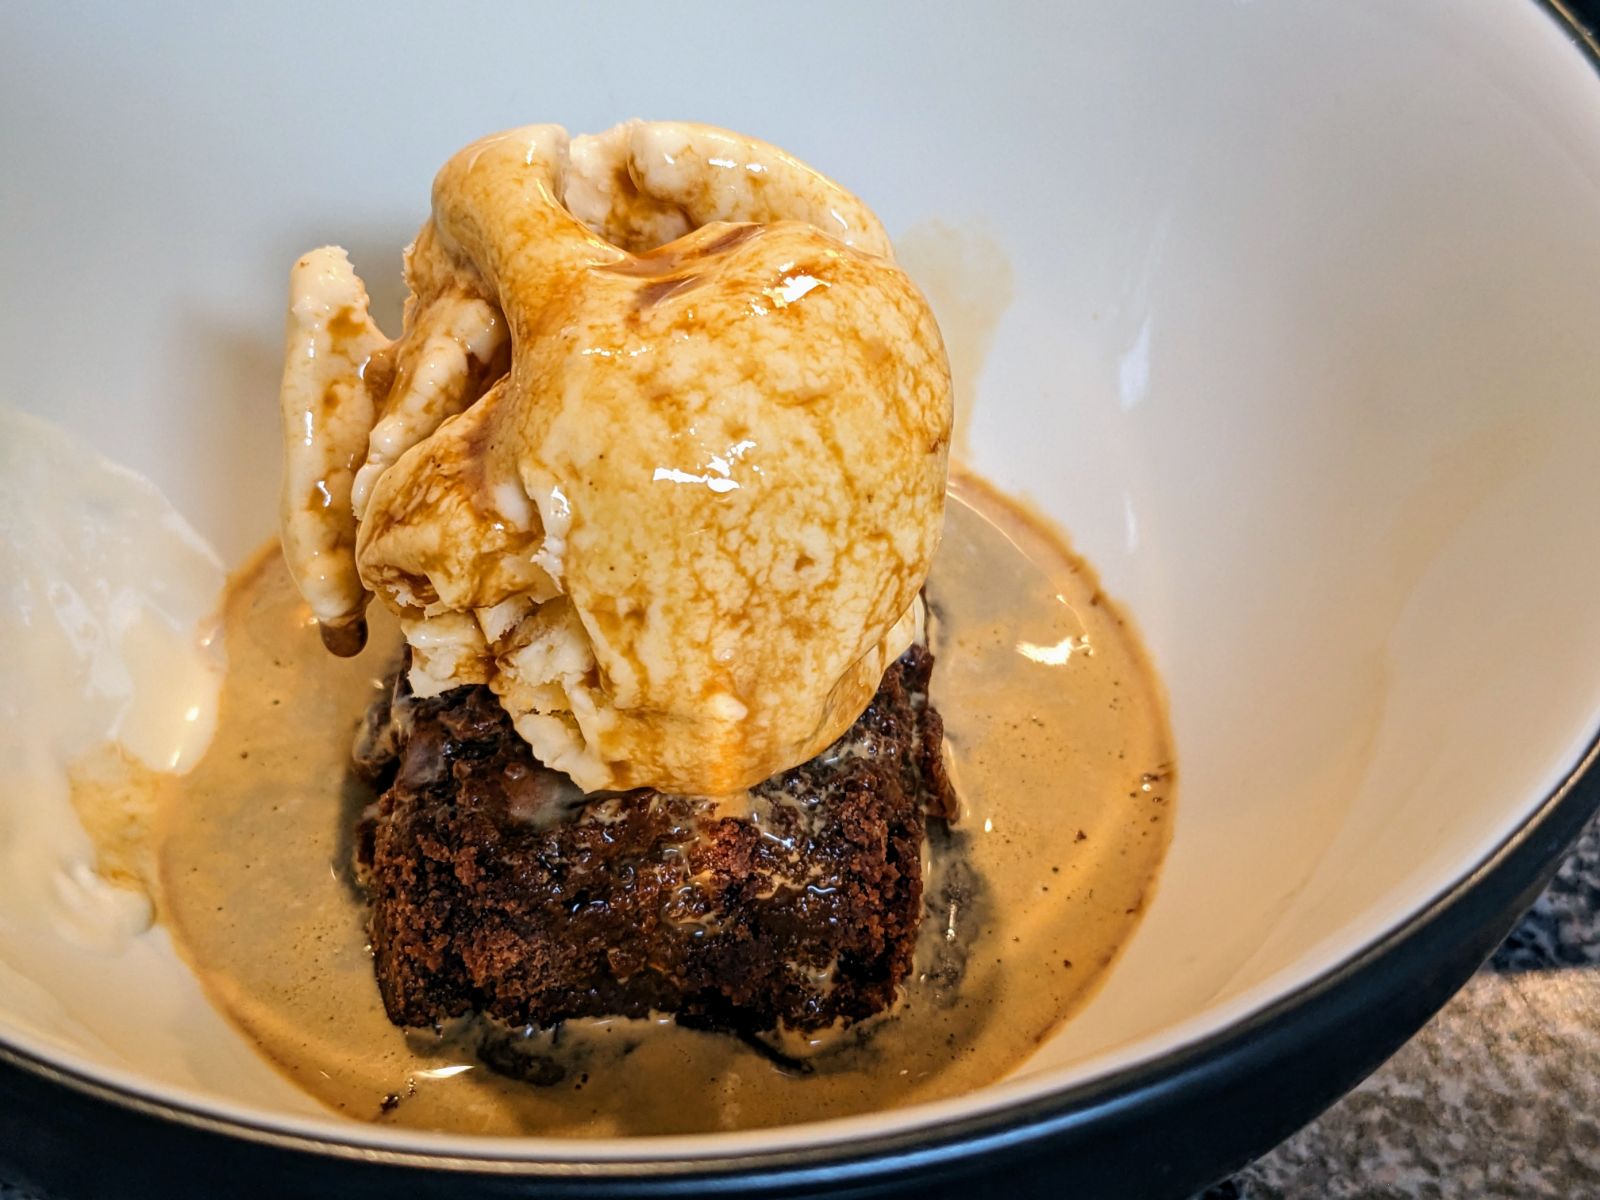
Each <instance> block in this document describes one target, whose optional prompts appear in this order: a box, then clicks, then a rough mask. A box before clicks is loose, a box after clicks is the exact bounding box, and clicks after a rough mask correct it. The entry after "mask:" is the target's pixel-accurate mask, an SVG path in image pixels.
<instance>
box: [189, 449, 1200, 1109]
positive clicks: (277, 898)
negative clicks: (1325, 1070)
mask: <svg viewBox="0 0 1600 1200" xmlns="http://www.w3.org/2000/svg"><path fill="white" fill-rule="evenodd" d="M928 595H929V600H930V604H931V608H932V611H933V615H934V623H933V628H932V639H933V648H934V652H935V654H936V656H937V664H936V667H935V671H934V683H933V696H934V702H935V704H936V705H937V707H938V708H939V709H940V711H941V712H942V714H943V716H944V719H945V723H946V729H947V734H948V737H949V741H950V746H951V749H952V752H953V756H954V760H955V767H956V780H957V786H958V788H959V790H960V792H961V796H962V800H963V805H964V813H963V816H962V819H961V821H960V822H959V823H958V825H957V826H956V827H955V829H954V831H953V832H952V833H951V834H950V835H948V837H947V836H945V835H943V834H935V836H933V837H931V838H930V851H929V854H930V871H929V874H928V878H927V893H926V894H927V904H928V910H929V911H928V917H927V919H926V921H925V923H924V927H923V933H922V938H921V942H920V943H919V949H918V971H917V974H916V977H915V978H913V980H912V981H911V983H910V985H909V986H908V987H907V989H906V995H905V998H904V999H903V1001H902V1002H901V1004H900V1005H899V1006H898V1007H897V1008H896V1010H895V1011H894V1012H893V1013H892V1014H891V1015H889V1016H887V1017H884V1018H880V1019H878V1020H877V1021H874V1022H871V1023H868V1024H867V1025H866V1026H864V1027H861V1028H859V1029H857V1030H855V1031H852V1032H850V1033H847V1034H845V1035H844V1036H842V1037H840V1038H838V1039H837V1040H836V1041H835V1043H834V1044H833V1045H832V1046H830V1047H827V1048H826V1049H824V1050H822V1051H821V1052H819V1053H816V1054H814V1055H813V1056H812V1057H810V1058H809V1059H808V1069H807V1070H805V1071H804V1072H803V1073H801V1072H795V1071H792V1070H785V1069H783V1068H781V1067H779V1066H777V1065H775V1064H774V1062H773V1061H771V1060H770V1059H769V1058H767V1057H765V1056H763V1055H762V1054H761V1053H759V1052H757V1051H756V1050H754V1049H751V1048H749V1047H747V1046H745V1045H744V1044H742V1043H740V1042H738V1041H735V1040H733V1039H732V1038H727V1037H722V1036H718V1035H713V1034H705V1033H699V1032H694V1031H690V1030H684V1029H679V1028H678V1027H677V1026H675V1025H673V1024H672V1023H671V1022H670V1021H668V1020H662V1021H659V1022H640V1021H623V1020H616V1021H586V1022H569V1023H568V1024H567V1025H566V1026H563V1027H562V1029H561V1031H560V1033H559V1034H558V1035H555V1036H554V1037H552V1036H551V1035H549V1034H543V1035H539V1036H538V1037H537V1038H534V1039H530V1040H529V1041H528V1043H527V1045H526V1047H525V1049H528V1050H531V1051H534V1052H535V1053H536V1054H537V1056H538V1057H539V1059H540V1061H541V1062H548V1063H550V1064H551V1068H550V1070H549V1071H548V1072H547V1075H548V1077H549V1078H550V1079H552V1080H553V1082H549V1083H547V1084H545V1085H544V1086H535V1085H531V1084H526V1083H520V1082H512V1081H510V1080H508V1079H505V1078H503V1077H501V1076H499V1075H496V1074H495V1073H493V1072H491V1071H490V1070H488V1069H487V1068H485V1067H484V1066H483V1065H482V1064H481V1063H479V1062H478V1061H477V1059H476V1058H475V1056H474V1055H473V1054H472V1053H471V1052H470V1048H469V1047H470V1045H471V1044H472V1038H473V1037H474V1036H475V1030H474V1029H473V1028H472V1027H471V1026H470V1025H469V1024H463V1025H461V1026H459V1027H457V1028H453V1029H449V1030H446V1031H445V1032H444V1033H443V1034H442V1035H436V1034H434V1033H432V1032H425V1033H416V1032H412V1033H406V1032H404V1031H401V1030H399V1029H396V1028H395V1027H393V1026H392V1025H390V1024H389V1022H388V1021H387V1019H386V1018H385V1016H384V1014H383V1009H382V1005H381V1003H380V1001H379V998H378V992H377V987H376V984H375V983H374V981H373V975H372V964H371V960H370V957H369V955H368V953H367V950H366V931H365V907H364V905H363V903H362V901H361V898H360V896H359V894H358V891H357V889H356V888H355V886H354V884H353V882H352V880H351V877H350V871H349V867H348V863H349V859H350V849H351V847H350V835H349V830H350V828H351V825H352V822H353V821H354V819H355V815H356V813H357V811H358V810H359V808H360V806H361V805H362V804H364V803H365V802H366V800H367V799H368V797H366V796H364V795H362V794H361V793H360V792H359V790H357V789H355V788H354V787H352V785H350V784H348V783H346V782H345V763H346V760H347V757H348V753H349V747H350V742H351V738H352V736H353V734H354V730H355V726H356V722H357V720H358V719H359V717H360V715H361V713H362V711H363V710H364V708H365V707H366V705H367V703H368V702H369V700H370V699H371V698H372V696H373V694H374V690H375V688H376V687H377V685H378V680H379V678H380V677H381V676H382V675H383V674H384V673H385V671H386V670H387V669H388V668H389V666H390V664H391V662H392V661H393V655H394V653H395V652H396V648H397V645H398V637H397V635H396V633H395V631H394V630H393V629H392V628H385V627H384V626H383V625H381V624H379V623H377V622H375V623H374V631H373V634H374V636H373V639H372V646H371V647H370V648H369V649H368V650H367V651H366V653H364V654H363V655H362V656H361V657H360V658H356V659H336V658H334V657H332V656H330V655H328V654H327V653H326V652H325V651H324V650H323V648H322V645H321V643H320V641H319V639H318V636H317V631H316V628H315V626H314V624H313V623H312V622H311V620H310V616H309V613H308V612H307V610H306V609H305V607H304V605H303V604H302V603H301V602H300V600H299V597H298V596H297V595H296V593H295V591H294V589H293V587H292V586H291V584H290V583H289V580H288V578H287V575H286V573H285V571H284V569H283V567H282V562H281V559H280V558H279V556H278V555H277V553H276V552H275V551H274V552H271V553H267V554H264V555H262V557H261V558H260V559H259V560H258V561H257V562H256V563H255V564H253V565H252V566H251V567H250V568H248V569H247V570H246V571H244V572H242V573H241V574H240V576H239V577H238V578H237V579H236V581H235V584H234V586H233V588H232V591H231V593H230V596H229V602H228V609H227V614H226V622H227V631H228V652H229V677H228V681H227V686H226V688H225V691H224V695H223V700H222V707H221V715H220V723H219V728H218V733H217V737H216V739H215V741H214V742H213V744H212V747H211V750H210V753H209V754H208V756H207V757H206V759H205V760H204V761H203V762H202V763H201V764H200V765H199V767H197V768H196V770H195V771H194V772H193V773H192V774H191V775H190V776H188V777H187V778H185V779H184V780H182V781H181V782H180V785H179V788H178V792H177V795H176V796H175V798H174V799H173V801H172V802H171V803H169V804H168V805H167V806H166V808H165V813H164V816H163V819H162V825H161V828H160V830H159V835H160V863H161V876H162V884H163V889H162V890H163V896H162V905H161V907H162V913H163V916H164V918H165V919H166V920H167V921H168V923H169V924H170V925H171V927H172V929H173V932H174V934H175V935H176V938H177V940H178V942H179V944H180V945H181V946H183V947H184V949H185V952H186V954H187V955H188V957H189V959H190V961H191V963H192V964H193V965H194V967H195V969H196V970H197V971H198V973H199V974H200V976H201V978H202V980H203V981H204V982H205V984H206V986H207V988H208V989H209V991H210V993H211V994H212V996H213V997H214V998H215V999H216V1001H217V1003H218V1004H219V1005H220V1006H221V1007H222V1008H223V1009H224V1011H226V1012H227V1013H228V1015H229V1016H230V1018H231V1019H233V1020H234V1021H235V1022H236V1023H237V1024H238V1025H239V1027H240V1028H241V1029H242V1030H243V1031H244V1032H245V1033H246V1034H247V1035H248V1036H249V1037H250V1038H251V1039H252V1040H253V1041H254V1042H255V1043H256V1044H257V1045H258V1046H259V1047H260V1049H261V1051H262V1052H263V1053H264V1054H265V1055H266V1056H267V1057H268V1058H269V1059H270V1060H271V1061H272V1062H274V1063H275V1064H276V1065H278V1066H279V1067H280V1068H281V1069H282V1070H283V1071H284V1072H286V1073H287V1074H288V1075H289V1076H290V1077H291V1078H292V1079H294V1080H295V1081H296V1082H298V1083H299V1084H300V1085H301V1086H302V1087H304V1088H305V1089H306V1090H307V1091H309V1092H311V1093H312V1094H313V1095H315V1096H317V1097H318V1098H319V1099H321V1100H322V1101H323V1102H324V1103H326V1104H327V1105H329V1106H330V1107H331V1108H333V1109H335V1110H336V1111H340V1112H343V1113H346V1114H348V1115H349V1116H351V1117H355V1118H359V1119H363V1120H374V1121H385V1122H393V1123H398V1124H403V1125H409V1126H416V1127H422V1128H431V1129H446V1130H453V1131H458V1132H468V1133H474V1132H475V1133H486V1134H516V1133H526V1134H547V1135H559V1136H574V1137H583V1136H612V1135H625V1134H658V1133H687V1132H700V1131H708V1130H719V1129H740V1128H755V1127H760V1126H769V1125H776V1124H783V1123H791V1122H798V1121H806V1120H816V1119H822V1118H826V1117H836V1116H844V1115H848V1114H852V1113H860V1112H865V1111H870V1110H877V1109H883V1108H888V1107H895V1106H898V1105H902V1104H907V1103H912V1102H915V1101H920V1100H931V1099H936V1098H940V1097H945V1096H951V1095H955V1094H959V1093H961V1092H965V1091H969V1090H971V1089H973V1088H976V1087H980V1086H982V1085H983V1084H986V1083H990V1082H992V1081H994V1080H996V1079H998V1078H1000V1077H1001V1076H1003V1075H1005V1074H1007V1073H1008V1072H1009V1071H1011V1070H1013V1069H1015V1068H1016V1067H1018V1066H1019V1065H1021V1064H1022V1063H1023V1062H1024V1061H1025V1060H1026V1059H1027V1057H1028V1056H1029V1054H1030V1053H1031V1052H1032V1051H1033V1049H1034V1048H1035V1047H1036V1046H1037V1045H1038V1043H1039V1042H1040V1041H1041V1040H1042V1039H1043V1038H1044V1037H1045V1036H1046V1035H1048V1034H1049V1032H1050V1031H1051V1030H1052V1029H1053V1028H1055V1026H1056V1025H1057V1024H1059V1023H1060V1022H1061V1021H1062V1020H1063V1019H1064V1018H1066V1017H1067V1016H1068V1015H1069V1014H1070V1013H1071V1011H1072V1010H1073V1009H1074V1008H1075V1007H1077V1006H1078V1005H1079V1004H1081V1003H1082V1002H1083V1000H1084V999H1085V998H1086V997H1087V996H1088V995H1089V993H1090V992H1091V991H1092V989H1093V988H1094V986H1095V984H1096V983H1097V982H1098V981H1099V979H1100V978H1101V977H1102V976H1103V974H1104V972H1105V970H1106V968H1107V966H1108V965H1109V964H1110V963H1111V962H1112V960H1113V958H1114V957H1115V955H1116V953H1117V951H1118V949H1119V948H1120V947H1121V946H1122V944H1123V943H1124V942H1125V941H1126V939H1127V937H1128V935H1129V934H1130V933H1131V932H1132V930H1133V928H1134V927H1135V925H1136V924H1137V922H1138V919H1139V915H1140V913H1141V912H1142V910H1143V908H1144V906H1145V904H1146V902H1147V900H1148V898H1149V895H1150V890H1151V887H1152V884H1153V881H1154V878H1155V874H1156V871H1157V868H1158V867H1159V865H1160V861H1161V857H1162V855H1163V853H1164V851H1165V849H1166V845H1167V842H1168V839H1169V837H1170V832H1171V816H1172V809H1173V779H1172V749H1171V742H1170V738H1169V735H1168V731H1167V725H1166V718H1165V713H1164V709H1163V705H1162V702H1161V697H1160V689H1159V687H1158V685H1157V684H1156V682H1155V680H1154V678H1153V675H1152V673H1151V671H1150V668H1149V665H1148V663H1147V662H1146V660H1145V658H1144V656H1143V653H1142V651H1141V650H1140V648H1139V646H1138V643H1137V641H1136V639H1135V638H1134V637H1133V636H1132V634H1131V632H1130V631H1129V630H1127V629H1126V628H1125V626H1124V625H1123V623H1122V620H1121V618H1120V616H1119V614H1118V613H1117V611H1116V609H1115V608H1114V607H1113V606H1111V605H1110V604H1109V603H1108V602H1107V601H1106V600H1105V599H1104V598H1103V597H1102V596H1101V595H1100V593H1099V589H1098V585H1097V584H1096V581H1095V580H1094V578H1093V575H1092V574H1091V573H1090V572H1089V571H1088V570H1087V569H1086V568H1084V567H1083V566H1082V565H1081V564H1079V563H1077V562H1076V561H1075V560H1074V559H1073V558H1072V557H1071V556H1070V555H1069V554H1068V553H1067V552H1066V551H1064V550H1063V549H1062V548H1061V547H1060V546H1059V544H1058V543H1057V542H1056V541H1055V539H1053V538H1052V537H1050V536H1049V535H1048V534H1046V533H1044V532H1043V531H1041V530H1040V529H1038V528H1037V527H1035V526H1034V525H1032V524H1031V523H1030V522H1029V521H1028V520H1027V519H1026V518H1024V517H1022V516H1021V515H1020V514H1019V513H1017V512H1016V511H1015V510H1014V509H1012V508H1011V507H1010V506H1009V505H1008V504H1007V503H1006V502H1004V501H1003V500H1001V499H1000V498H998V497H997V496H995V495H994V494H993V493H991V492H989V491H988V490H987V489H985V488H983V487H982V486H981V485H977V484H973V483H970V482H962V481H959V480H957V481H953V483H952V489H951V503H950V505H949V511H948V517H947V525H946V530H945V535H944V542H943V546H942V548H941V550H940V552H939V557H938V559H937V562H936V564H935V567H934V571H933V574H932V576H931V578H930V580H929V584H928ZM957 977H959V981H958V982H955V983H954V984H952V982H951V981H952V980H954V979H956V978H957Z"/></svg>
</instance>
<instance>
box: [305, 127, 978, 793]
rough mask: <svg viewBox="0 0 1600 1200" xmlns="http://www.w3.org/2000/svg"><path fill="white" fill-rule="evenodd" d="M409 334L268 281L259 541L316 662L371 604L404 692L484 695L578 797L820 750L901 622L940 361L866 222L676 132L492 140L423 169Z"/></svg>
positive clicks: (921, 315)
mask: <svg viewBox="0 0 1600 1200" xmlns="http://www.w3.org/2000/svg"><path fill="white" fill-rule="evenodd" d="M405 266H406V277H407V281H408V283H409V285H410V288H411V292H412V295H411V297H410V299H409V301H408V303H407V308H406V314H405V325H404V330H403V332H402V334H401V336H400V337H399V338H398V339H396V340H394V341H390V340H389V339H388V338H386V337H385V336H384V335H383V334H382V333H381V332H380V331H379V330H378V329H377V327H376V326H375V325H374V323H373V321H372V320H371V317H370V315H369V313H368V304H367V296H366V291H365V289H364V287H363V286H362V284H361V282H360V280H359V279H358V278H357V277H356V276H355V274H354V272H353V271H352V269H351V267H350V264H349V261H348V260H347V258H346V257H345V255H344V252H343V251H341V250H339V249H337V248H333V247H329V248H325V249H322V250H317V251H314V252H312V253H311V254H308V255H306V256H305V257H304V258H302V259H301V260H300V262H299V263H297V264H296V266H295V270H294V274H293V280H292V297H291V305H290V317H289V334H288V343H287V351H286V362H285V369H284V381H283V416H284V422H285V433H286V438H285V442H286V446H287V450H286V453H287V464H286V471H285V485H284V493H283V498H282V503H283V542H284V549H285V554H286V557H287V559H288V562H289V566H290V569H291V571H292V573H293V575H294V577H295V580H296V583H297V584H298V586H299V587H300V589H301V591H302V593H303V594H304V596H305V598H306V599H307V601H308V602H309V603H310V605H311V607H312V609H313V611H314V613H315V614H316V616H317V618H318V620H319V622H320V623H321V625H322V628H323V634H324V640H325V641H326V642H327V643H328V645H329V646H330V648H332V649H334V650H335V651H336V652H343V653H354V652H355V651H356V650H357V649H359V647H360V645H361V642H362V640H363V629H364V625H363V620H364V618H363V614H364V611H365V608H366V605H367V603H368V600H369V598H370V596H371V595H373V594H376V595H377V596H378V597H379V598H380V600H381V601H382V602H383V603H384V604H385V605H387V606H389V607H391V608H392V609H394V610H395V611H396V612H397V613H398V614H399V616H400V619H401V623H402V627H403V629H404V630H405V634H406V639H407V641H408V642H409V644H410V646H411V650H412V663H413V666H412V680H411V682H412V686H413V688H414V689H415V690H416V691H417V692H418V693H420V694H424V695H426V694H430V693H437V692H440V691H443V690H445V689H447V688H450V687H455V686H458V685H463V684H473V683H486V684H488V685H489V686H490V687H491V688H492V689H493V691H494V692H495V694H496V695H497V696H498V697H499V699H500V701H501V703H502V704H503V705H504V706H505V708H506V709H507V711H508V712H509V713H510V715H511V717H512V718H513V720H514V722H515V725H516V728H517V730H518V732H519V733H520V734H521V736H522V737H524V738H525V739H526V740H527V741H528V742H529V743H530V744H531V746H532V747H533V749H534V750H535V752H536V753H537V754H538V756H539V757H540V758H541V759H542V760H543V761H544V762H546V763H547V764H549V765H551V766H553V767H556V768H558V769H560V770H562V771H565V772H566V773H567V774H569V775H570V776H571V777H572V778H573V779H574V780H575V781H576V782H577V783H578V784H579V785H580V786H581V787H583V788H585V789H586V790H597V789H603V788H630V787H638V786H651V787H657V788H661V789H663V790H669V791H679V792H686V793H695V794H713V795H714V794H721V793H726V792H731V791H735V790H738V789H741V788H744V787H747V786H749V785H751V784H753V783H756V782H758V781H760V780H762V779H765V778H767V777H768V776H770V775H772V774H774V773H775V772H777V771H779V770H782V769H784V768H786V767H789V766H792V765H794V764H796V763H798V762H801V761H804V760H806V759H808V758H810V757H811V756H812V755H814V754H816V753H817V752H818V751H820V750H821V749H822V748H823V747H825V746H827V745H828V744H829V743H830V742H832V741H833V740H834V739H835V738H836V737H837V736H838V735H839V734H840V733H841V732H842V731H843V730H844V729H845V728H846V727H847V726H849V725H850V723H851V722H852V721H853V720H854V719H855V717H856V716H857V715H858V714H859V713H860V711H861V710H862V708H864V707H865V705H866V703H867V701H868V700H869V699H870V698H871V696H872V695H873V693H874V691H875V690H876V688H877V686H878V683H879V680H880V679H881V678H882V675H883V673H884V671H885V669H886V668H887V667H888V665H889V664H890V663H892V662H893V661H894V659H895V658H897V657H898V656H899V654H900V653H901V652H902V651H903V650H904V649H905V648H906V647H907V646H908V645H909V644H910V642H911V641H912V639H913V638H914V637H915V636H916V633H917V626H918V624H919V622H920V620H921V608H920V601H919V600H918V593H919V590H920V588H921V586H922V583H923V580H924V579H925V577H926V575H927V572H928V568H929V565H930V563H931V561H932V557H933V552H934V549H935V547H936V545H937V543H938V538H939V530H940V526H941V522H942V516H943V502H944V487H945V470H946V453H947V448H948V443H949V437H950V421H951V409H950V384H949V371H948V366H947V364H946V360H945V354H944V349H943V346H942V344H941V342H940V340H939V333H938V329H937V327H936V325H935V323H934V320H933V316H932V314H931V313H930V311H929V309H928V306H927V304H926V303H925V301H924V300H923V298H922V296H921V295H920V294H919V293H918V292H917V290H916V288H915V287H914V285H913V284H912V283H911V282H910V281H909V279H908V278H907V277H906V276H905V275H904V274H903V273H902V272H901V271H900V270H899V269H898V268H897V267H896V266H895V264H894V262H893V258H892V254H891V250H890V247H889V242H888V239H887V237H886V236H885V234H884V232H883V229H882V227H881V226H880V225H879V223H878V221H877V220H876V218H875V217H873V215H872V214H871V213H870V212H869V211H868V210H867V209H866V208H865V207H864V206H863V205H862V204H861V203H860V202H859V201H858V200H856V199H855V197H853V196H852V195H851V194H850V193H848V192H846V191H844V190H843V189H842V188H840V187H838V186H837V185H836V184H834V183H832V182H831V181H829V180H827V179H825V178H823V177H822V176H821V175H819V174H817V173H816V172H814V171H812V170H811V169H810V168H808V167H806V166H805V165H804V164H802V163H800V162H798V161H797V160H795V159H794V158H792V157H790V156H789V155H787V154H784V153H783V152H782V151H780V150H777V149H776V148H774V147H772V146H769V145H766V144H764V143H761V142H757V141H754V140H752V139H749V138H744V137H740V136H737V135H734V134H730V133H726V132H723V131H720V130H715V129H710V128H706V127H703V126H694V125H682V124H671V123H641V122H631V123H628V124H625V125H622V126H619V127H617V128H615V129H613V130H611V131H609V132H607V133H604V134H600V135H596V136H591V137H578V138H574V139H569V138H568V136H567V135H566V133H565V132H564V131H563V130H561V129H560V128H558V127H555V126H548V125H544V126H529V127H526V128H522V129H517V130H512V131H510V132H507V133H503V134H499V135H496V136H494V137H490V138H486V139H484V140H482V141H479V142H476V143H474V144H472V145H471V146H468V147H467V148H465V149H464V150H462V151H461V152H459V153H458V154H457V155H455V157H453V158H452V159H451V160H450V161H449V162H448V163H447V164H446V165H445V167H444V169H443V170H442V171H441V172H440V173H439V176H438V178H437V179H436V181H435V183H434V191H433V214H432V217H431V218H430V219H429V221H428V222H427V223H426V224H425V225H424V226H423V228H422V230H421V232H420V233H419V235H418V237H417V240H416V241H415V243H413V245H412V246H411V247H410V248H409V249H408V251H407V254H406V261H405Z"/></svg>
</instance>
